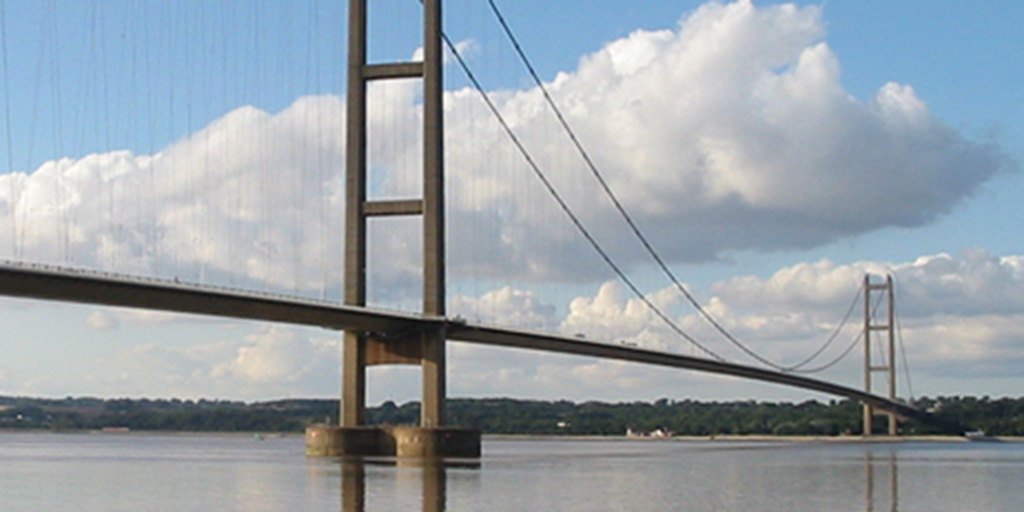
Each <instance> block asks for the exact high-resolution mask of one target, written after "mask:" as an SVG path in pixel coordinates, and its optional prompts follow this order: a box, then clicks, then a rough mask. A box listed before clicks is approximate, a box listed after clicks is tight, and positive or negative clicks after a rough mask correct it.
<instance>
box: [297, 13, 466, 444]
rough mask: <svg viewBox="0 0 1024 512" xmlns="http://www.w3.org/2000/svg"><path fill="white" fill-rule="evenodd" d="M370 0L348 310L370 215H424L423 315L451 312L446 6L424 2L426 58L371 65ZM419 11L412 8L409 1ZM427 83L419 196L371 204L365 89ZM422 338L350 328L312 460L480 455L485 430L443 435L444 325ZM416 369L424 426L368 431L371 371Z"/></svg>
mask: <svg viewBox="0 0 1024 512" xmlns="http://www.w3.org/2000/svg"><path fill="white" fill-rule="evenodd" d="M367 1H368V0H349V37H348V44H349V48H348V84H347V87H348V97H347V109H348V110H347V127H346V130H347V133H346V161H345V168H346V169H345V188H346V191H345V194H346V200H345V230H346V233H345V294H344V297H345V304H346V305H348V306H360V307H362V306H365V305H366V288H367V276H366V263H367V228H368V221H369V219H370V218H372V217H383V216H416V215H418V216H421V217H422V221H423V314H424V315H427V316H433V317H443V316H444V315H445V229H444V116H443V105H442V97H443V74H442V73H443V68H442V65H443V61H442V54H443V46H442V43H443V41H442V28H441V20H442V18H441V3H442V0H423V2H422V6H423V36H424V41H423V50H424V51H423V55H424V57H423V61H422V62H397V63H368V62H367V46H368V45H367V40H368V33H367ZM410 5H414V4H410ZM410 78H418V79H421V81H422V84H423V196H422V197H421V198H414V199H406V198H398V199H387V200H367V187H368V183H369V181H368V179H367V169H368V162H367V139H368V136H367V106H368V105H367V103H368V101H367V89H368V85H369V83H370V82H372V81H376V80H395V79H410ZM439 325H440V327H436V328H424V329H423V330H422V331H419V332H407V333H398V334H396V333H365V332H358V331H351V330H350V331H346V332H345V334H344V348H343V357H342V393H341V404H340V407H341V413H340V415H339V423H340V425H339V426H338V427H324V426H318V427H311V429H310V430H307V436H306V438H307V453H310V454H313V455H398V456H426V457H430V456H459V457H476V456H479V453H480V434H479V431H476V430H469V429H453V428H446V427H445V426H444V423H445V419H444V418H445V389H446V375H445V373H446V371H445V370H446V368H445V366H446V365H445V341H446V333H445V329H444V323H443V322H441V323H439ZM378 364H413V365H419V366H420V368H421V369H422V374H423V375H422V376H423V378H422V386H423V390H422V391H423V399H422V401H421V415H420V426H419V427H405V428H398V427H396V428H388V429H374V428H368V427H366V426H365V419H366V418H365V412H366V367H367V366H371V365H378Z"/></svg>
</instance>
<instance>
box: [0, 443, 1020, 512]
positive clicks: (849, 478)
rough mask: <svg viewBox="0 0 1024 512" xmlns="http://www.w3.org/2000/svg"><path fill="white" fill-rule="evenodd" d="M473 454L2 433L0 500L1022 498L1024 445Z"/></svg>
mask: <svg viewBox="0 0 1024 512" xmlns="http://www.w3.org/2000/svg"><path fill="white" fill-rule="evenodd" d="M483 450H484V456H483V458H482V459H481V460H480V461H479V463H477V464H451V465H447V466H441V467H438V466H435V465H430V466H422V465H412V464H405V463H401V462H396V461H394V460H375V461H365V462H343V461H341V460H337V459H313V458H306V457H305V456H304V454H303V453H304V445H303V439H302V438H301V437H280V438H278V437H272V438H266V439H256V438H253V437H248V436H212V435H146V434H49V433H0V510H3V511H33V512H35V511H76V512H85V511H104V512H106V511H150V510H152V511H209V510H216V511H275V512H276V511H320V510H332V511H343V512H349V511H353V512H354V511H362V510H366V511H373V510H380V511H398V510H401V511H404V510H415V511H419V510H423V511H441V510H447V511H526V510H529V511H534V510H544V511H559V510H574V511H575V510H581V511H600V510H609V511H612V510H614V511H619V510H624V511H630V510H637V511H640V510H642V511H669V510H671V511H677V510H686V511H723V510H735V511H896V510H900V511H915V510H920V511H939V510H949V511H970V510H977V511H1018V510H1022V509H1024V444H1019V443H944V442H903V443H836V442H822V443H810V442H802V443H796V442H743V441H676V440H671V441H669V440H627V439H615V440H611V439H609V440H562V439H521V440H502V439H485V440H484V445H483Z"/></svg>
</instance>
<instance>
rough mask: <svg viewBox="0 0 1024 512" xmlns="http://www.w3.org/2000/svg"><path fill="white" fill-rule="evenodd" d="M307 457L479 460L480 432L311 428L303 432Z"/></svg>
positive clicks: (473, 430)
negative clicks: (304, 433)
mask: <svg viewBox="0 0 1024 512" xmlns="http://www.w3.org/2000/svg"><path fill="white" fill-rule="evenodd" d="M306 455H308V456H311V457H339V456H378V457H400V458H419V459H432V458H457V459H476V458H479V457H480V431H479V430H477V429H468V428H448V427H439V428H426V427H338V426H334V425H312V426H310V427H307V428H306Z"/></svg>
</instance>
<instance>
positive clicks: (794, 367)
mask: <svg viewBox="0 0 1024 512" xmlns="http://www.w3.org/2000/svg"><path fill="white" fill-rule="evenodd" d="M858 299H860V290H859V289H858V290H857V293H855V294H853V301H852V302H850V307H849V308H848V309H847V310H846V315H845V316H843V320H842V321H841V322H839V325H838V326H836V328H835V330H833V331H832V335H831V336H829V337H828V339H827V340H825V343H823V344H822V345H821V346H820V347H818V350H815V351H814V353H813V354H811V355H809V356H807V358H806V359H804V360H803V361H800V362H799V363H797V364H794V365H792V366H788V367H786V369H784V370H783V371H784V372H798V370H800V369H801V368H803V367H804V366H807V365H808V364H809V363H810V362H811V361H813V360H815V359H817V358H818V356H820V355H821V354H822V353H823V352H825V349H827V348H828V347H829V346H830V345H832V342H833V341H835V340H836V338H837V337H838V336H839V333H840V332H841V331H842V330H843V328H844V327H846V322H848V321H849V320H850V315H852V314H853V310H854V309H855V308H856V307H857V302H858ZM798 373H800V372H798Z"/></svg>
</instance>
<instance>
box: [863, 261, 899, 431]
mask: <svg viewBox="0 0 1024 512" xmlns="http://www.w3.org/2000/svg"><path fill="white" fill-rule="evenodd" d="M877 294H883V298H884V299H885V301H886V303H887V307H886V311H887V312H886V318H885V321H884V322H880V321H878V320H877V319H875V314H874V313H875V312H874V311H873V310H874V309H875V308H873V307H872V304H871V302H872V300H871V299H872V298H873V297H875V296H876V295H877ZM875 334H878V336H876V335H875ZM883 337H884V339H882V338H883ZM872 340H879V341H884V342H885V347H886V351H887V352H888V357H887V358H886V360H885V364H881V365H875V364H873V362H872V360H871V342H872ZM876 372H884V373H885V374H886V377H887V382H888V387H889V399H890V400H892V401H895V400H896V305H895V302H894V294H893V288H892V276H891V275H890V276H886V278H885V283H881V284H873V283H872V282H871V277H870V276H867V275H865V276H864V391H865V392H867V393H871V384H872V381H873V380H874V379H873V376H874V373H876ZM886 415H887V416H888V417H889V430H888V433H889V435H890V436H895V435H897V434H898V428H897V427H898V425H897V422H896V415H895V414H893V413H891V412H889V413H886ZM874 417H875V409H874V407H872V406H871V405H868V404H864V430H863V432H864V435H865V436H870V435H872V433H873V432H872V430H873V428H872V422H873V420H874Z"/></svg>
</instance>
